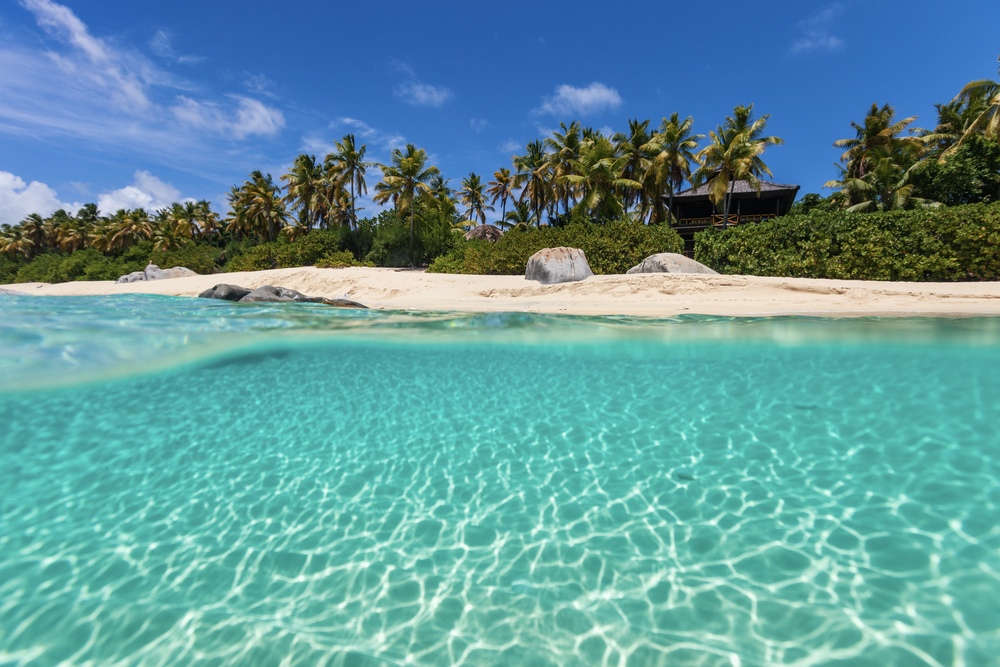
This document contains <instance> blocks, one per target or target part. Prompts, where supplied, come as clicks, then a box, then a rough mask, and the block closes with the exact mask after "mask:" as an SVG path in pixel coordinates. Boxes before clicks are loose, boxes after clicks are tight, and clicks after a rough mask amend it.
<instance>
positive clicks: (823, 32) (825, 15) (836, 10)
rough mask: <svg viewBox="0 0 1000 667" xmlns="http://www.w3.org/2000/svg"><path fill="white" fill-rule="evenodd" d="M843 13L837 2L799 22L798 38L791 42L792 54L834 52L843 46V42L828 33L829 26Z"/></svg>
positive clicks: (840, 5)
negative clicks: (799, 32)
mask: <svg viewBox="0 0 1000 667" xmlns="http://www.w3.org/2000/svg"><path fill="white" fill-rule="evenodd" d="M843 11H844V6H843V5H842V4H840V3H838V2H835V3H833V4H831V5H828V6H826V7H825V8H823V9H822V10H820V11H819V12H817V13H816V14H813V15H812V16H810V17H809V18H807V19H804V20H802V21H799V23H798V28H799V30H800V31H801V34H800V35H799V37H798V38H797V39H796V40H795V41H794V42H792V48H791V51H792V53H803V52H806V51H836V50H837V49H840V48H841V47H843V46H844V40H843V39H841V38H840V37H837V36H836V35H833V34H831V33H830V24H831V23H833V22H834V20H835V19H836V18H837V16H839V15H840V14H841V13H842V12H843Z"/></svg>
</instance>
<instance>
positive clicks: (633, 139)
mask: <svg viewBox="0 0 1000 667" xmlns="http://www.w3.org/2000/svg"><path fill="white" fill-rule="evenodd" d="M612 139H613V140H614V142H615V150H616V151H617V152H618V154H619V155H621V156H622V157H623V158H625V162H624V164H623V166H622V178H626V179H629V180H632V181H637V182H638V181H641V180H642V179H643V176H644V175H645V173H646V171H647V170H648V169H649V167H650V163H651V160H652V158H653V154H652V146H650V139H652V137H651V136H650V134H649V121H648V120H644V121H639V120H638V119H637V118H633V119H630V120H629V122H628V132H627V133H626V132H616V133H615V135H614V137H612ZM621 195H622V203H623V205H624V207H625V209H631V208H633V207H634V206H635V205H636V204H638V203H639V200H640V198H641V197H642V192H641V190H637V189H632V188H626V189H625V190H624V191H622V193H621Z"/></svg>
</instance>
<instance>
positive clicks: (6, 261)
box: [0, 254, 28, 285]
mask: <svg viewBox="0 0 1000 667" xmlns="http://www.w3.org/2000/svg"><path fill="white" fill-rule="evenodd" d="M27 263H28V260H26V259H24V258H23V257H21V256H20V255H6V254H0V285H6V284H8V283H12V282H15V281H16V280H17V272H18V271H19V270H20V269H21V267H22V266H24V265H25V264H27Z"/></svg>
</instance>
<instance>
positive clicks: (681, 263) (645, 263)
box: [625, 252, 719, 275]
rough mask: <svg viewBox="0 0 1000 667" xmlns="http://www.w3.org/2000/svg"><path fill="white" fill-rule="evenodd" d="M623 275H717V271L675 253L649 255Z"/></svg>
mask: <svg viewBox="0 0 1000 667" xmlns="http://www.w3.org/2000/svg"><path fill="white" fill-rule="evenodd" d="M625 273H626V274H633V273H706V274H712V275H719V274H718V272H717V271H713V270H712V269H710V268H708V267H707V266H705V265H704V264H702V263H701V262H696V261H694V260H693V259H691V258H690V257H685V256H684V255H678V254H677V253H675V252H661V253H657V254H656V255H650V256H649V257H647V258H646V259H644V260H642V261H641V262H639V263H638V264H637V265H635V266H633V267H632V268H631V269H629V270H628V271H626V272H625Z"/></svg>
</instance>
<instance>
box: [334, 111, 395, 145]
mask: <svg viewBox="0 0 1000 667" xmlns="http://www.w3.org/2000/svg"><path fill="white" fill-rule="evenodd" d="M330 129H331V130H334V131H336V132H344V133H345V134H348V133H351V134H354V135H356V136H357V137H359V138H360V139H362V140H363V142H364V143H366V144H369V145H371V146H372V147H374V148H376V149H379V150H383V151H390V150H392V149H393V148H400V147H402V146H403V145H405V144H406V137H404V136H403V135H401V134H398V133H395V132H386V131H384V130H379V129H376V128H374V127H372V126H371V125H369V124H368V123H366V122H364V121H363V120H358V119H357V118H350V117H347V116H342V117H340V118H338V119H336V120H335V121H333V122H332V123H330Z"/></svg>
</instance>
